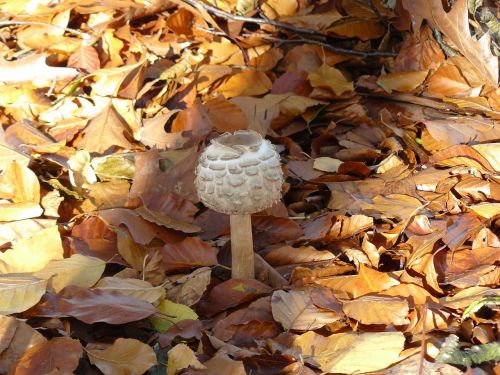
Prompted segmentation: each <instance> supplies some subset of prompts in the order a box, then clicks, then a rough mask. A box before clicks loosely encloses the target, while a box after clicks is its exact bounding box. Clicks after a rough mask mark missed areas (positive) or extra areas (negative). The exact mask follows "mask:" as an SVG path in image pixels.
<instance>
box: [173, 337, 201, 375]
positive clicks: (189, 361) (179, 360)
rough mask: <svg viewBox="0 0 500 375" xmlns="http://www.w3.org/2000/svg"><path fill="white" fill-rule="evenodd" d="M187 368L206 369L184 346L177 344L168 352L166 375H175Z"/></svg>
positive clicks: (187, 347)
mask: <svg viewBox="0 0 500 375" xmlns="http://www.w3.org/2000/svg"><path fill="white" fill-rule="evenodd" d="M188 367H192V368H194V369H197V370H204V369H206V366H204V365H203V364H202V363H201V362H200V361H199V360H198V358H196V355H195V354H194V352H193V351H192V350H191V349H190V348H189V346H187V345H186V344H177V345H176V346H174V347H173V348H172V349H170V350H169V351H168V363H167V375H176V374H178V373H179V372H180V371H181V370H183V369H186V368H188Z"/></svg>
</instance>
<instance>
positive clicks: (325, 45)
mask: <svg viewBox="0 0 500 375" xmlns="http://www.w3.org/2000/svg"><path fill="white" fill-rule="evenodd" d="M198 29H199V30H202V31H205V32H207V33H210V34H213V35H217V36H221V37H226V36H227V35H226V33H224V32H222V31H217V30H213V29H206V28H203V27H198ZM241 36H243V37H257V38H263V39H267V40H269V41H271V42H276V43H282V44H284V43H293V44H299V43H305V44H315V45H318V46H321V47H323V48H324V49H327V50H329V51H332V52H336V53H343V54H346V55H354V56H360V57H365V58H366V57H394V56H396V55H397V53H395V52H382V51H373V52H363V51H357V50H352V49H347V48H341V47H334V46H332V45H331V44H328V43H326V42H322V41H321V40H316V39H307V38H300V39H281V38H276V37H273V36H271V35H267V34H259V33H253V34H249V33H245V34H241Z"/></svg>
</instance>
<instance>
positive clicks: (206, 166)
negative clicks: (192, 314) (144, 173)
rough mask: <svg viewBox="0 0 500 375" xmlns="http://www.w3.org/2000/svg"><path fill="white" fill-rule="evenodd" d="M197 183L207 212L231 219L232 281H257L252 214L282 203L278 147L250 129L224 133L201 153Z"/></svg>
mask: <svg viewBox="0 0 500 375" xmlns="http://www.w3.org/2000/svg"><path fill="white" fill-rule="evenodd" d="M195 183H196V188H197V190H198V196H199V198H200V200H201V201H202V202H203V203H204V204H205V205H206V206H207V207H210V208H211V209H213V210H214V211H217V212H222V213H226V214H229V215H230V227H231V258H232V268H231V276H232V277H233V278H253V277H254V272H255V270H254V252H253V241H252V223H251V216H250V215H251V214H253V213H256V212H259V211H262V210H264V209H266V208H268V207H270V206H272V205H273V204H274V203H276V202H277V201H279V200H280V198H281V185H282V184H283V171H282V170H281V166H280V158H279V155H278V153H277V152H276V150H275V148H274V146H273V145H272V144H271V142H269V141H268V140H266V139H263V138H262V137H261V135H260V134H259V133H257V132H254V131H251V130H238V131H236V132H234V133H233V134H231V133H224V134H222V135H221V136H219V137H217V138H215V139H213V140H212V142H211V144H210V145H209V146H208V147H207V148H206V149H205V151H204V152H203V153H202V154H201V156H200V161H199V164H198V166H197V168H196V180H195Z"/></svg>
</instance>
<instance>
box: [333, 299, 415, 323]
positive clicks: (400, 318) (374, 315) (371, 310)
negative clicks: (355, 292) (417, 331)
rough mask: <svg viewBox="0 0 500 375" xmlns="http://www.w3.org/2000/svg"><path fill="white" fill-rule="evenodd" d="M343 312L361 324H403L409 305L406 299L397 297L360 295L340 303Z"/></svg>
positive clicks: (407, 321) (405, 321) (406, 320)
mask: <svg viewBox="0 0 500 375" xmlns="http://www.w3.org/2000/svg"><path fill="white" fill-rule="evenodd" d="M342 309H343V310H344V313H345V314H346V315H347V316H348V317H350V318H352V319H355V320H357V321H359V322H360V323H363V324H385V325H390V324H392V325H404V324H408V323H409V320H408V319H407V316H408V312H409V307H408V302H407V301H406V299H403V298H398V297H383V296H374V295H372V296H362V297H359V298H356V299H354V300H352V301H345V302H344V303H343V304H342Z"/></svg>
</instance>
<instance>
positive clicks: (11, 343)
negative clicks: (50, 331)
mask: <svg viewBox="0 0 500 375" xmlns="http://www.w3.org/2000/svg"><path fill="white" fill-rule="evenodd" d="M0 332H2V339H1V340H0V372H1V373H3V374H7V373H9V372H10V371H15V366H16V362H17V360H18V359H19V358H21V356H22V355H23V354H24V353H25V352H26V351H27V350H29V349H30V348H32V347H33V346H35V345H38V344H41V343H44V342H46V341H47V339H46V338H45V337H43V335H42V334H40V333H38V331H36V330H34V329H33V328H31V327H30V326H29V325H28V324H26V323H25V322H23V321H22V320H19V319H16V318H14V317H12V316H3V315H1V316H0Z"/></svg>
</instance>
